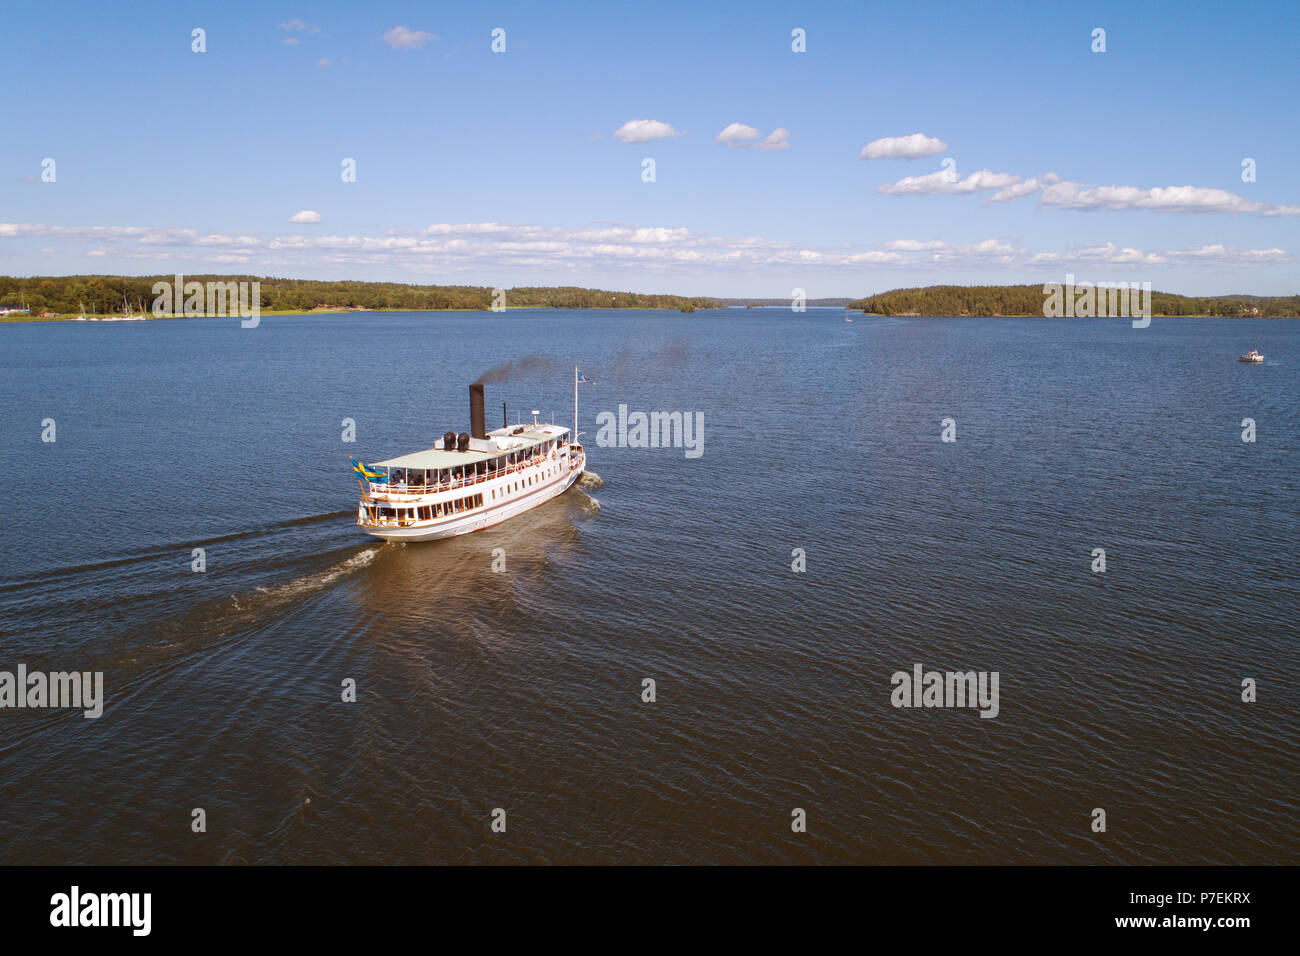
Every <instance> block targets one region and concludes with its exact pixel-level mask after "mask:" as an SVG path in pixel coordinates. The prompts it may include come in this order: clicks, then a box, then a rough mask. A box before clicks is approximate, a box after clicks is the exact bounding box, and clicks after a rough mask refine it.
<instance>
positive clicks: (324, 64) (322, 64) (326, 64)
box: [316, 57, 348, 68]
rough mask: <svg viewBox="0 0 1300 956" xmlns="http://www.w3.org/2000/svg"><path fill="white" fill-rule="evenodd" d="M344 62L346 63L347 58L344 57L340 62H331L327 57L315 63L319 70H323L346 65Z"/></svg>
mask: <svg viewBox="0 0 1300 956" xmlns="http://www.w3.org/2000/svg"><path fill="white" fill-rule="evenodd" d="M346 62H348V60H347V57H344V58H343V59H341V60H331V59H329V58H327V57H321V58H320V59H319V60H317V61H316V65H317V66H319V67H321V68H325V67H330V66H338V65H339V64H340V63H346Z"/></svg>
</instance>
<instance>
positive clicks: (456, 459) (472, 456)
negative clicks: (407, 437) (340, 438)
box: [372, 448, 492, 471]
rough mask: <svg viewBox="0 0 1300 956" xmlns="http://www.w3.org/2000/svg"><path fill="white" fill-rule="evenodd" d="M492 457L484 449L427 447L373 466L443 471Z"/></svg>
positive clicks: (378, 462)
mask: <svg viewBox="0 0 1300 956" xmlns="http://www.w3.org/2000/svg"><path fill="white" fill-rule="evenodd" d="M490 457H492V456H491V455H489V454H488V453H487V452H483V451H443V450H442V449H441V448H427V449H425V450H424V451H413V452H411V453H410V454H409V455H398V456H397V457H396V458H390V459H388V460H387V461H377V462H375V463H374V466H372V467H378V468H414V469H416V470H417V471H441V470H442V469H443V468H455V467H456V466H457V465H473V464H476V463H478V462H480V461H487V460H488V458H490Z"/></svg>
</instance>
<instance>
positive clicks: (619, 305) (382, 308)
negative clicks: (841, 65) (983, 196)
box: [0, 275, 1300, 322]
mask: <svg viewBox="0 0 1300 956" xmlns="http://www.w3.org/2000/svg"><path fill="white" fill-rule="evenodd" d="M178 282H182V283H183V284H184V286H185V289H193V291H192V292H191V293H190V294H188V295H186V294H183V292H182V290H180V289H175V291H173V287H174V286H176V284H177V283H178ZM1048 285H1052V286H1058V288H1057V291H1056V292H1053V293H1052V294H1053V296H1057V295H1061V294H1062V293H1061V291H1060V287H1059V285H1058V284H1057V283H1048V284H1047V285H1044V284H1037V283H1035V284H1032V285H1029V284H1022V285H1000V286H995V285H988V286H958V285H936V286H923V287H916V288H907V289H893V290H890V291H889V292H882V293H879V294H877V295H871V296H866V297H863V298H859V299H841V298H829V297H827V298H802V297H800V298H797V299H790V298H727V297H721V296H680V295H672V294H652V293H640V292H614V291H609V290H605V289H588V288H583V287H579V286H521V287H514V288H510V289H501V288H495V289H489V288H486V287H483V286H439V285H411V284H407V283H398V282H356V281H338V282H328V281H324V280H314V279H310V280H309V279H277V278H271V277H264V278H258V277H257V276H247V275H234V276H230V275H224V276H223V275H188V276H183V275H182V276H174V275H168V276H111V275H81V276H35V277H22V278H19V277H14V276H0V309H18V308H24V309H26V310H27V314H5V315H0V322H40V321H47V322H60V321H62V322H67V321H75V320H76V319H77V317H78V316H79V315H80V314H81V310H82V309H89V311H90V313H91V314H95V315H98V316H100V317H101V318H100V319H99V321H104V320H105V318H110V320H112V319H115V318H116V316H117V315H118V314H119V311H120V310H121V309H123V308H128V307H129V308H130V309H131V311H132V312H134V313H136V314H141V313H145V314H151V313H152V309H153V307H154V305H155V304H158V305H159V306H160V307H163V308H166V309H167V310H168V312H169V313H170V312H171V310H172V309H173V308H175V309H178V310H180V309H181V303H182V300H184V301H187V302H195V303H197V304H199V305H206V308H205V311H207V310H209V309H210V310H211V311H213V312H220V311H223V309H224V310H225V311H230V312H233V311H235V309H234V308H233V302H234V297H235V295H236V290H237V289H238V290H240V291H239V292H238V295H239V301H241V302H245V303H247V302H251V301H258V302H259V303H260V304H261V311H260V313H259V314H261V315H266V316H295V315H333V314H343V313H348V312H489V311H491V312H500V311H517V310H520V309H615V310H637V309H647V310H658V311H674V310H675V311H680V312H682V313H684V314H691V313H693V312H699V311H712V310H719V309H726V310H729V311H737V310H738V311H742V312H743V311H748V310H751V309H759V310H762V309H768V308H776V309H790V308H798V307H802V308H808V309H813V308H818V309H840V308H842V309H844V310H845V311H846V312H848V311H853V312H861V313H865V314H867V315H880V316H900V317H901V316H905V317H909V318H911V317H916V318H920V317H934V318H939V317H953V318H999V317H1001V318H1014V317H1023V318H1031V317H1040V316H1042V315H1043V314H1044V312H1047V311H1048V309H1047V303H1048V301H1049V298H1048V296H1047V293H1048ZM1105 285H1106V284H1105V283H1096V284H1091V283H1083V282H1081V283H1079V284H1078V285H1077V286H1075V285H1074V284H1073V280H1072V279H1070V280H1069V282H1068V283H1067V284H1066V285H1065V286H1064V293H1063V296H1064V298H1067V299H1069V302H1070V303H1074V301H1075V296H1076V295H1078V296H1081V297H1082V296H1084V290H1089V292H1092V291H1095V292H1097V293H1098V294H1101V290H1102V289H1103V287H1104V286H1105ZM195 286H197V287H198V288H193V287H195ZM1116 286H1123V288H1125V289H1128V284H1125V283H1119V284H1116V283H1111V284H1110V288H1109V289H1108V290H1107V292H1108V293H1112V294H1113V293H1114V291H1115V287H1116ZM155 289H157V290H158V294H155ZM1137 292H1138V290H1137V288H1136V284H1134V287H1133V289H1132V293H1133V294H1137ZM173 295H174V296H175V299H174V300H173ZM1141 295H1142V297H1143V299H1144V300H1145V305H1144V306H1143V308H1141V309H1138V310H1135V313H1134V314H1136V313H1137V312H1140V313H1141V314H1150V315H1152V316H1159V317H1161V318H1173V317H1189V318H1190V317H1197V316H1199V317H1206V318H1252V317H1258V318H1297V317H1300V294H1297V295H1293V296H1257V295H1249V294H1236V295H1219V296H1200V297H1197V296H1184V295H1178V294H1175V293H1168V292H1157V291H1154V290H1152V289H1151V287H1150V283H1142V291H1141ZM195 297H197V298H195ZM254 297H255V298H254ZM228 299H229V300H230V301H231V302H232V306H225V303H226V302H227V300H228ZM214 302H215V303H218V304H217V305H214ZM1083 302H1084V299H1083V298H1080V299H1079V308H1078V312H1079V313H1080V316H1079V317H1081V318H1082V317H1084V316H1086V315H1088V314H1090V313H1092V312H1093V311H1094V309H1093V308H1092V307H1091V306H1090V307H1088V308H1087V310H1086V311H1085V309H1084V305H1083ZM799 310H800V311H801V309H799ZM182 311H183V310H182ZM1097 311H1100V309H1097ZM1073 312H1075V308H1074V306H1073V305H1072V304H1067V307H1066V308H1065V310H1064V313H1063V314H1065V315H1070V314H1071V313H1073ZM1109 312H1110V314H1112V315H1113V314H1123V311H1122V310H1119V311H1117V310H1116V309H1115V308H1114V307H1113V305H1112V307H1111V308H1110V309H1109ZM39 313H53V315H47V316H42V315H40V314H39ZM1050 314H1056V313H1050ZM162 317H163V316H159V318H162ZM166 317H168V318H173V317H174V318H182V317H185V316H171V315H168V316H166ZM189 317H191V318H201V317H203V316H189Z"/></svg>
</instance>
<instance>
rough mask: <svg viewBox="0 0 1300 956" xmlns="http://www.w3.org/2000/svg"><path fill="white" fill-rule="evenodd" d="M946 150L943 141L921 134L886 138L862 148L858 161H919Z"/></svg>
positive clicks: (876, 140) (945, 144) (946, 146)
mask: <svg viewBox="0 0 1300 956" xmlns="http://www.w3.org/2000/svg"><path fill="white" fill-rule="evenodd" d="M947 148H948V144H947V143H945V142H944V141H943V140H941V139H937V138H935V137H933V136H925V135H924V134H922V133H913V134H912V135H911V136H886V137H884V138H883V139H873V140H872V141H871V142H869V143H868V144H867V145H866V146H863V147H862V152H860V153H858V159H919V158H920V157H922V156H933V155H934V154H935V153H942V152H943V151H944V150H945V149H947Z"/></svg>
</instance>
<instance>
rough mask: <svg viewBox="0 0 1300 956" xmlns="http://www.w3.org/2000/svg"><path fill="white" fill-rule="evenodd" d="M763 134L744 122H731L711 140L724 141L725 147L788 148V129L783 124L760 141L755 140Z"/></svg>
mask: <svg viewBox="0 0 1300 956" xmlns="http://www.w3.org/2000/svg"><path fill="white" fill-rule="evenodd" d="M762 135H763V134H762V133H760V132H759V131H758V130H757V129H756V128H755V127H753V126H746V125H745V124H744V123H732V124H731V125H730V126H728V127H727V128H726V129H724V130H723V131H722V132H721V133H719V134H718V135H717V137H716V138H715V139H714V140H713V141H714V142H715V143H725V144H726V145H727V147H728V148H729V149H730V148H739V149H748V148H749V147H751V146H752V147H753V148H754V149H764V150H769V151H770V150H778V149H789V148H790V131H789V130H788V129H786V128H785V127H783V126H778V127H777V128H776V129H774V130H772V132H770V133H768V134H767V137H766V138H764V139H763V141H762V142H755V140H757V139H758V138H759V137H760V136H762Z"/></svg>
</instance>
